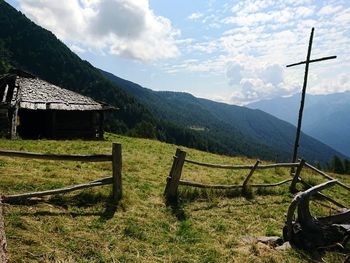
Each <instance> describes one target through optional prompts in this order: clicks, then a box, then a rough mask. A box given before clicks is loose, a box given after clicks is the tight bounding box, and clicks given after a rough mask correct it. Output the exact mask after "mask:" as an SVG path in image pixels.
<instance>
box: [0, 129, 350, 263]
mask: <svg viewBox="0 0 350 263" xmlns="http://www.w3.org/2000/svg"><path fill="white" fill-rule="evenodd" d="M106 139H107V140H106V141H103V142H99V141H79V140H75V141H49V140H40V141H29V140H14V141H9V140H0V148H1V149H11V150H21V151H33V152H47V153H67V154H94V153H96V154H97V153H101V154H102V153H110V152H111V142H112V141H115V142H120V143H122V145H123V194H124V196H123V199H122V200H121V202H120V203H119V204H118V206H116V207H115V206H113V205H111V202H110V199H109V197H110V192H111V186H103V187H97V188H94V189H90V190H84V191H77V192H73V193H71V194H67V195H56V196H52V197H47V198H45V199H34V200H30V201H27V202H24V203H22V204H16V205H6V206H5V208H4V217H5V228H6V235H7V240H8V249H9V253H10V257H11V262H309V258H308V257H307V256H305V255H303V254H301V253H299V252H297V251H293V250H290V251H287V252H280V251H276V250H274V249H271V248H269V247H264V246H261V245H259V244H252V243H247V242H245V241H244V240H245V237H247V236H253V237H258V236H270V235H278V236H281V235H282V228H283V225H284V220H285V214H286V212H287V209H288V206H289V204H290V202H291V200H292V198H293V196H292V195H291V194H289V193H288V185H284V186H280V187H277V188H274V189H261V190H259V191H257V190H252V191H251V192H250V195H249V198H247V197H244V196H242V195H241V194H240V192H239V191H235V190H231V191H213V190H212V191H207V190H206V191H205V190H199V189H193V188H189V187H183V186H180V203H179V205H178V206H177V207H166V206H165V203H164V199H163V191H164V187H165V179H166V177H167V176H168V175H169V171H170V167H171V164H172V156H173V155H174V153H175V150H176V146H175V145H169V144H165V143H160V142H157V141H152V140H144V139H135V138H129V137H122V136H115V135H107V138H106ZM184 150H186V151H187V152H188V158H190V159H193V160H198V161H202V162H210V163H222V164H247V163H251V164H254V163H255V160H249V159H246V158H243V157H237V158H230V157H225V156H220V155H214V154H208V153H205V152H200V151H197V150H193V149H186V148H184ZM247 172H248V171H228V170H218V169H210V168H205V167H199V166H194V165H190V164H186V165H185V167H184V170H183V177H182V178H183V179H184V180H191V181H197V182H202V183H217V184H238V183H239V184H241V183H242V182H243V180H244V177H245V175H246V173H247ZM288 172H289V170H288V169H281V168H278V169H271V170H264V171H257V172H256V174H254V176H253V177H252V179H251V182H252V183H262V182H263V183H268V182H277V181H280V180H282V179H286V178H288V176H289V175H288ZM107 176H111V164H110V163H108V162H107V163H81V162H63V161H62V162H61V161H59V162H57V161H44V160H28V159H19V158H7V157H0V177H1V183H0V193H1V194H14V193H23V192H27V191H38V190H46V189H53V188H57V187H62V186H64V185H71V184H77V183H83V182H87V181H90V180H95V179H98V178H103V177H107ZM303 176H305V178H306V179H307V180H308V182H310V183H313V184H314V183H318V182H321V181H322V182H323V181H324V180H322V179H321V180H320V179H319V177H317V176H316V175H315V174H312V173H307V174H303ZM337 177H338V176H337ZM339 178H341V180H343V181H344V182H347V183H350V178H348V177H346V176H342V177H341V176H339ZM336 190H337V191H336V192H334V191H333V192H331V191H328V193H329V194H331V195H332V196H334V197H335V198H337V200H339V201H342V202H343V203H345V204H349V203H350V200H349V198H350V197H349V195H348V193H346V192H345V191H343V190H342V189H341V188H339V189H338V188H336ZM313 210H314V212H315V213H317V214H329V213H332V211H333V210H331V209H329V208H322V207H321V206H320V205H319V204H317V203H316V204H315V205H314V206H313ZM325 260H326V261H327V262H342V260H344V256H342V255H339V254H336V253H328V254H327V255H326V256H325Z"/></svg>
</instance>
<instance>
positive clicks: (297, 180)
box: [289, 159, 305, 194]
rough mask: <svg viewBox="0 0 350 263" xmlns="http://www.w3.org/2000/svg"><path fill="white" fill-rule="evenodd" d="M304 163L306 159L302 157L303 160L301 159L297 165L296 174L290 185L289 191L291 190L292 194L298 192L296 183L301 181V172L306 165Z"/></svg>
mask: <svg viewBox="0 0 350 263" xmlns="http://www.w3.org/2000/svg"><path fill="white" fill-rule="evenodd" d="M304 164H305V160H304V159H301V160H300V163H299V165H298V167H297V171H296V172H295V174H294V177H293V180H292V183H291V184H290V187H289V191H290V192H291V193H292V194H294V193H296V192H298V190H297V188H296V184H297V183H298V182H299V178H300V173H301V170H302V169H303V167H304Z"/></svg>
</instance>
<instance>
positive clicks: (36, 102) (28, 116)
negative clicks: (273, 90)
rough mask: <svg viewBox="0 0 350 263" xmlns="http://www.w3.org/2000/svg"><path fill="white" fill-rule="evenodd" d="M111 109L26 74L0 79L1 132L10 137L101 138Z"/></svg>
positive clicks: (9, 75)
mask: <svg viewBox="0 0 350 263" xmlns="http://www.w3.org/2000/svg"><path fill="white" fill-rule="evenodd" d="M109 110H115V108H113V107H112V106H110V105H108V104H105V103H101V102H97V101H95V100H93V99H91V98H89V97H86V96H83V95H81V94H78V93H76V92H73V91H70V90H67V89H63V88H60V87H58V86H55V85H53V84H50V83H48V82H46V81H44V80H41V79H39V78H37V77H35V76H33V75H31V74H29V73H26V72H22V71H16V72H14V73H10V74H6V75H3V76H1V77H0V133H2V134H3V135H4V134H6V135H7V136H8V137H10V138H15V137H16V136H17V135H19V136H20V137H22V138H31V139H36V138H54V139H63V138H82V139H94V138H102V137H103V120H104V113H105V112H106V111H109Z"/></svg>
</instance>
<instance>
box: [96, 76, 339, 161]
mask: <svg viewBox="0 0 350 263" xmlns="http://www.w3.org/2000/svg"><path fill="white" fill-rule="evenodd" d="M101 72H103V74H104V75H105V76H106V77H107V78H109V79H110V80H111V81H113V82H114V83H116V84H117V85H119V86H120V87H121V88H123V89H124V90H125V91H127V92H129V93H130V94H133V95H134V96H135V97H136V98H137V99H138V100H139V101H140V102H141V103H143V104H144V105H146V106H147V108H148V109H149V110H150V111H151V112H152V113H153V114H154V116H156V117H157V118H159V119H162V120H167V121H170V122H173V123H176V124H177V125H180V126H185V127H188V128H191V129H194V130H197V131H201V133H202V134H204V135H205V136H208V137H209V138H211V139H213V140H215V141H216V142H217V143H218V144H219V145H221V147H222V148H224V149H226V151H228V152H229V153H230V154H244V155H247V156H249V157H259V156H260V157H261V158H268V159H270V160H274V159H275V160H290V158H291V151H292V148H293V143H294V136H295V127H294V126H293V125H291V124H289V123H287V122H285V121H281V120H279V119H278V118H276V117H273V116H271V115H270V114H267V113H265V112H263V111H261V110H252V109H248V108H246V107H239V106H234V105H228V104H224V103H218V102H214V101H210V100H206V99H200V98H196V97H194V96H192V95H190V94H188V93H182V92H169V91H153V90H150V89H146V88H143V87H141V86H140V85H138V84H135V83H133V82H130V81H127V80H124V79H121V78H119V77H117V76H114V75H113V74H111V73H108V72H104V71H101ZM335 154H339V153H337V152H336V151H335V150H333V149H331V148H330V147H328V146H327V145H325V144H323V143H321V142H319V141H317V140H315V139H313V138H311V137H310V136H307V135H305V134H303V136H302V138H301V148H300V155H301V156H303V157H305V158H307V159H308V160H309V161H311V162H313V161H316V160H319V161H321V162H322V163H326V162H327V161H329V160H330V158H331V157H332V156H333V155H335Z"/></svg>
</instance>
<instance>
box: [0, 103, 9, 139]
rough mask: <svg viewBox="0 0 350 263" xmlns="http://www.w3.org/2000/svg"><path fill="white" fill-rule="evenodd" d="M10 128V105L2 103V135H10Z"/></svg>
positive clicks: (0, 113)
mask: <svg viewBox="0 0 350 263" xmlns="http://www.w3.org/2000/svg"><path fill="white" fill-rule="evenodd" d="M9 129H10V123H9V117H8V105H7V104H0V137H7V136H9Z"/></svg>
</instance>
